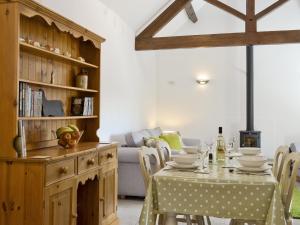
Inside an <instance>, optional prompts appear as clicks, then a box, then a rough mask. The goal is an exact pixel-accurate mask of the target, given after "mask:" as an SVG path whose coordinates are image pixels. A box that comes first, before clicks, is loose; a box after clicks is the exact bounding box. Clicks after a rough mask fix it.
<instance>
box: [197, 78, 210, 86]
mask: <svg viewBox="0 0 300 225" xmlns="http://www.w3.org/2000/svg"><path fill="white" fill-rule="evenodd" d="M196 82H197V84H200V85H206V84H208V83H209V80H207V79H206V80H204V79H197V80H196Z"/></svg>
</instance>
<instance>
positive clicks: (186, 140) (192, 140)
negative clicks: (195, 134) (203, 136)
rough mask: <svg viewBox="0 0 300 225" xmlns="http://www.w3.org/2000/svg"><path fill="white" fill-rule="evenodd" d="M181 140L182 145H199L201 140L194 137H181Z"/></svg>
mask: <svg viewBox="0 0 300 225" xmlns="http://www.w3.org/2000/svg"><path fill="white" fill-rule="evenodd" d="M182 142H183V145H184V146H197V147H200V146H201V141H200V139H196V138H182Z"/></svg>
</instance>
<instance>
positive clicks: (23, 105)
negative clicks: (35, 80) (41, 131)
mask: <svg viewBox="0 0 300 225" xmlns="http://www.w3.org/2000/svg"><path fill="white" fill-rule="evenodd" d="M42 103H43V98H42V92H41V91H36V90H32V88H31V87H30V86H29V85H28V84H26V83H23V82H21V83H20V86H19V116H20V117H40V116H42Z"/></svg>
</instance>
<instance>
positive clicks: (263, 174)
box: [236, 172, 271, 176]
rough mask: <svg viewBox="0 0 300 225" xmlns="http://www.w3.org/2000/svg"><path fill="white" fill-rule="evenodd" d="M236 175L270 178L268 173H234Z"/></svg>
mask: <svg viewBox="0 0 300 225" xmlns="http://www.w3.org/2000/svg"><path fill="white" fill-rule="evenodd" d="M236 174H242V175H243V174H244V175H255V176H267V175H269V176H271V174H270V173H247V172H236Z"/></svg>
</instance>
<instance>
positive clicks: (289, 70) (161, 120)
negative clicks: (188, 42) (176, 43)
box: [157, 1, 300, 156]
mask: <svg viewBox="0 0 300 225" xmlns="http://www.w3.org/2000/svg"><path fill="white" fill-rule="evenodd" d="M240 2H242V4H243V3H244V1H240ZM234 3H237V1H235V2H234ZM262 4H266V3H264V2H262ZM232 5H234V4H233V3H232ZM238 7H239V8H241V9H242V6H241V5H239V6H238ZM258 7H259V8H260V9H261V8H262V7H263V6H262V5H259V6H258ZM299 10H300V3H299V2H298V1H290V2H289V3H286V5H285V6H283V7H282V8H281V9H278V10H277V11H275V12H274V13H273V14H270V15H269V16H268V17H266V18H264V19H263V20H262V21H261V22H260V23H259V30H273V29H275V30H276V29H300V13H299ZM197 15H198V17H199V22H198V23H197V24H191V23H186V24H185V25H184V26H183V27H182V28H181V29H180V30H179V31H178V33H177V34H178V35H184V34H204V33H221V32H240V31H242V30H243V23H241V21H239V20H238V19H234V18H233V17H231V16H230V15H228V14H226V13H224V12H222V11H221V10H218V9H216V8H214V7H212V6H209V5H205V6H204V7H203V8H202V9H201V10H200V11H199V12H198V13H197ZM287 15H288V16H287ZM245 59H246V57H245V47H234V48H233V47H231V48H199V49H184V50H167V51H160V52H159V53H158V97H157V98H158V100H157V101H158V113H157V115H158V118H157V121H158V125H160V126H162V127H163V128H164V129H172V130H180V131H181V132H182V133H183V135H184V136H189V137H196V138H201V139H202V141H203V142H209V141H211V140H213V139H214V138H215V137H216V134H217V127H218V126H223V127H224V132H225V136H226V139H227V140H228V139H229V138H232V136H233V135H235V136H238V131H239V130H244V129H245V128H246V118H245V113H246V105H245V92H246V90H245V82H246V81H245V78H246V77H245V76H246V69H245ZM299 59H300V45H299V44H298V45H297V44H295V45H281V46H257V47H255V64H254V65H255V128H256V129H257V130H261V131H262V148H263V151H264V152H265V154H266V155H268V156H272V155H273V154H274V151H275V149H276V147H277V146H279V145H281V144H289V143H290V142H292V141H298V142H299V141H300V128H299V124H300V116H299V115H300V103H299V99H300V89H299V87H300V63H299ZM198 76H204V77H205V76H207V77H209V78H210V80H211V81H210V83H209V84H208V85H207V86H204V87H201V86H199V85H197V84H196V82H195V79H196V78H197V77H198Z"/></svg>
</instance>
